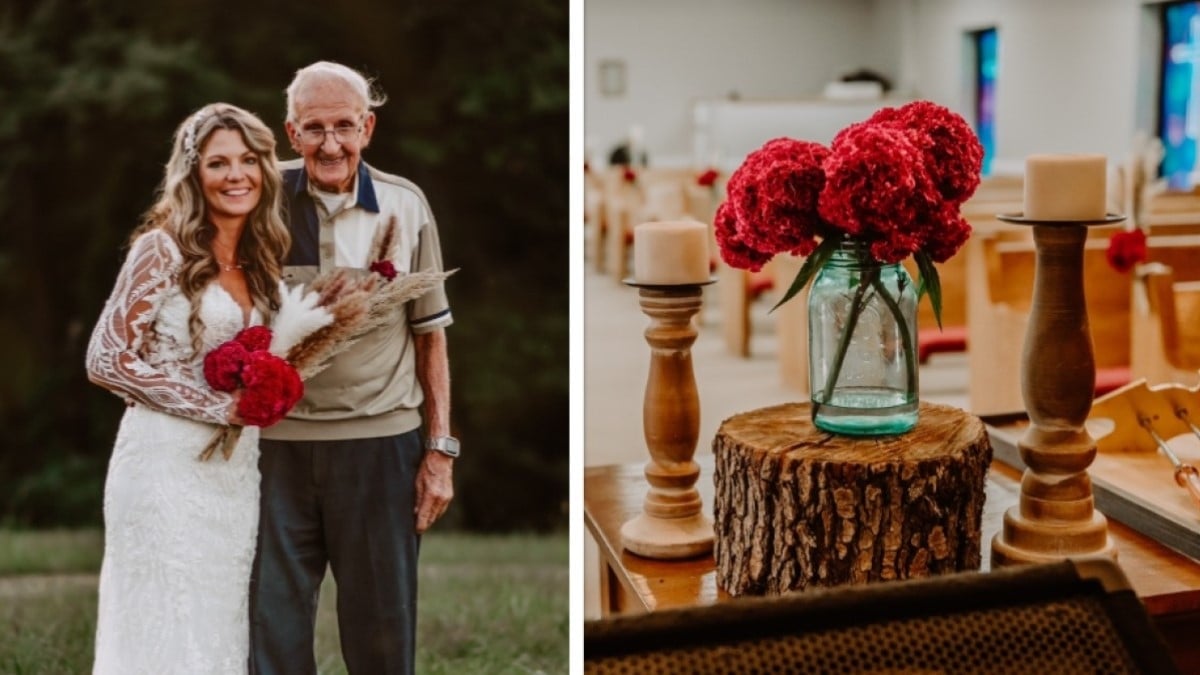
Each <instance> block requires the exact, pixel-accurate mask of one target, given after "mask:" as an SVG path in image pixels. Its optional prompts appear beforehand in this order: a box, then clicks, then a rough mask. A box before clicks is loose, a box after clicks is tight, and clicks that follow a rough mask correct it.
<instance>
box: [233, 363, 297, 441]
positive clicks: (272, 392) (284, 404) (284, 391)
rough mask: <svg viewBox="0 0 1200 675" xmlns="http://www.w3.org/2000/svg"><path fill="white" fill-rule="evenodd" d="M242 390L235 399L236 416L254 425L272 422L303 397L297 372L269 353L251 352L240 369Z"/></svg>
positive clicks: (279, 418) (264, 425) (266, 424)
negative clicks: (243, 388)
mask: <svg viewBox="0 0 1200 675" xmlns="http://www.w3.org/2000/svg"><path fill="white" fill-rule="evenodd" d="M242 383H243V385H244V387H245V390H244V391H243V392H242V396H241V398H240V399H238V406H237V409H238V415H240V416H241V417H242V419H243V420H245V421H246V423H247V424H252V425H254V426H258V427H267V426H270V425H272V424H275V423H276V422H278V421H279V420H281V419H283V418H284V416H285V415H287V413H288V411H289V410H291V409H292V406H294V405H296V403H297V402H298V401H299V400H300V398H301V397H303V396H304V383H303V382H302V381H301V380H300V374H299V373H297V372H296V369H295V368H293V367H292V365H291V364H290V363H288V362H287V361H285V360H283V359H281V358H279V357H278V356H275V355H274V354H271V353H270V352H265V351H263V352H251V353H250V354H249V355H248V356H247V357H246V364H245V366H244V367H243V368H242Z"/></svg>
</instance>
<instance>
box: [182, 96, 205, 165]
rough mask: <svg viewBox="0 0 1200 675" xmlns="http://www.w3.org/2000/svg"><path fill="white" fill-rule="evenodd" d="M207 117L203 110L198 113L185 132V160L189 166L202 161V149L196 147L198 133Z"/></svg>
mask: <svg viewBox="0 0 1200 675" xmlns="http://www.w3.org/2000/svg"><path fill="white" fill-rule="evenodd" d="M205 117H208V115H206V114H205V113H204V111H203V110H201V111H200V112H198V113H196V114H195V115H193V116H192V120H191V122H189V123H188V126H187V129H184V131H183V158H184V161H186V162H187V165H188V166H192V165H193V164H195V163H196V161H197V160H198V159H200V149H199V148H197V147H196V133H197V132H198V131H199V130H200V123H201V122H203V121H204V118H205Z"/></svg>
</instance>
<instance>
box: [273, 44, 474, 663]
mask: <svg viewBox="0 0 1200 675" xmlns="http://www.w3.org/2000/svg"><path fill="white" fill-rule="evenodd" d="M382 103H383V98H382V96H379V95H378V94H377V93H376V92H375V91H373V88H372V86H371V83H370V82H369V81H368V80H367V79H366V78H365V77H363V76H362V75H361V74H359V73H358V72H357V71H354V70H352V69H350V68H347V67H345V66H342V65H339V64H336V63H329V62H320V63H315V64H313V65H310V66H307V67H305V68H302V69H300V70H299V71H297V73H296V76H295V79H293V81H292V83H291V85H290V86H289V87H288V89H287V123H286V127H287V134H288V138H289V140H290V141H291V144H292V147H293V148H294V149H295V150H296V151H297V152H298V153H299V154H300V155H301V159H299V160H293V161H292V162H287V163H284V164H283V165H282V166H281V168H282V169H284V172H283V177H284V192H285V200H286V201H287V202H288V204H289V220H290V227H291V230H292V242H293V243H292V250H291V253H290V255H289V259H288V260H287V266H286V267H285V269H284V278H285V279H286V280H287V281H288V282H289V283H292V284H295V283H305V282H307V281H309V280H311V279H313V277H315V276H316V275H317V274H318V273H319V272H323V271H326V270H329V269H331V268H334V267H350V268H358V269H365V268H366V267H367V266H368V260H367V258H368V255H369V249H370V246H371V242H372V240H373V237H374V236H375V233H376V232H377V231H378V230H379V229H380V228H382V227H384V226H385V224H386V223H387V222H388V221H389V220H392V219H395V221H396V222H397V224H398V227H399V229H398V236H397V240H398V241H399V247H400V251H399V252H398V254H397V255H396V258H395V260H392V263H393V264H394V265H395V267H396V269H397V270H399V271H400V272H401V273H404V272H415V271H422V270H441V269H442V260H441V250H440V247H439V244H438V232H437V226H436V224H435V222H434V219H433V214H432V213H431V212H430V209H429V205H428V204H427V203H426V201H425V196H424V195H423V194H422V193H421V191H420V190H419V189H418V188H417V186H415V185H413V184H412V183H411V182H409V181H407V180H405V179H403V178H399V177H397V176H392V175H389V174H386V173H383V172H381V171H378V170H376V169H375V168H373V167H371V166H368V165H367V164H366V162H364V161H363V160H362V151H363V149H364V148H366V147H367V145H368V144H369V143H370V141H371V136H372V134H373V133H374V131H375V114H374V113H373V112H372V109H373V108H375V107H377V106H378V105H380V104H382ZM451 320H452V319H451V315H450V307H449V304H448V302H447V300H446V295H445V292H444V290H443V289H442V288H441V287H439V288H438V289H436V290H434V291H431V292H429V293H427V294H426V295H424V296H422V297H420V298H418V299H416V300H413V301H412V302H410V303H408V304H407V305H406V306H405V308H404V309H403V311H400V312H398V314H397V318H396V322H395V323H394V324H393V325H391V326H384V327H382V328H379V329H377V330H375V331H373V332H372V333H370V334H368V335H367V336H365V337H364V338H363V339H362V340H360V341H359V342H358V343H356V344H355V345H354V347H353V348H351V349H350V350H349V351H347V352H345V353H343V354H341V355H339V356H338V357H336V358H335V359H334V361H333V363H332V364H331V365H330V366H329V368H327V369H326V370H324V371H323V372H321V373H320V374H319V375H317V376H316V377H314V378H313V379H312V380H310V381H308V382H307V383H306V385H305V397H304V400H303V401H301V402H300V404H299V405H297V406H296V408H295V409H294V410H293V411H292V414H291V415H290V416H289V417H288V418H287V419H286V420H284V421H283V422H281V423H279V424H278V425H276V426H274V427H270V428H268V429H264V430H263V435H262V437H263V440H262V442H261V447H262V458H261V461H260V468H261V470H262V511H261V521H260V527H259V543H258V554H257V558H256V560H255V565H254V574H253V578H252V581H251V601H250V613H251V617H250V618H251V631H250V632H251V657H250V661H251V672H253V673H263V674H276V673H278V674H287V675H295V674H296V673H315V672H316V669H315V665H314V663H313V622H314V619H315V615H316V609H317V593H318V589H319V587H320V584H321V581H322V579H323V578H324V575H325V566H326V564H328V565H329V566H330V568H331V569H332V570H333V575H334V578H335V579H336V580H337V585H338V623H339V627H340V631H341V639H342V653H343V656H344V657H345V660H346V664H347V666H348V668H349V670H350V672H351V673H410V672H412V669H413V654H414V648H413V642H414V637H415V634H416V601H417V570H416V564H417V550H418V545H419V535H420V534H421V533H422V532H424V531H425V530H426V529H427V528H428V527H429V526H430V525H431V524H432V523H433V522H434V521H436V520H437V519H438V517H440V516H441V515H442V513H443V512H444V511H445V509H446V507H447V505H448V504H449V502H450V498H451V496H452V493H453V487H452V483H451V468H452V465H453V458H454V457H457V456H458V441H457V440H456V439H454V438H453V437H451V436H450V375H449V363H448V359H447V354H446V337H445V332H444V330H443V329H444V328H445V327H446V326H448V325H450V323H451ZM422 404H424V413H425V419H424V422H425V427H426V431H427V436H426V437H425V438H424V439H422V436H421V430H420V427H421V422H422V419H421V410H420V408H421V407H422Z"/></svg>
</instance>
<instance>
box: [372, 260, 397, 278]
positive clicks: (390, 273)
mask: <svg viewBox="0 0 1200 675" xmlns="http://www.w3.org/2000/svg"><path fill="white" fill-rule="evenodd" d="M370 270H371V271H372V272H374V273H376V274H378V275H379V276H381V277H383V278H384V279H387V280H388V281H391V280H392V279H395V278H396V266H395V265H393V264H392V261H391V260H376V261H375V262H373V263H371V267H370Z"/></svg>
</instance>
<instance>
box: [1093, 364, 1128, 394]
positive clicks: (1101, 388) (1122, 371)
mask: <svg viewBox="0 0 1200 675" xmlns="http://www.w3.org/2000/svg"><path fill="white" fill-rule="evenodd" d="M1131 379H1133V378H1132V375H1131V374H1130V372H1129V368H1128V367H1127V366H1114V367H1112V368H1097V369H1096V396H1103V395H1105V394H1107V393H1108V392H1110V391H1112V390H1114V389H1118V388H1120V387H1124V386H1125V385H1127V384H1129V381H1130V380H1131Z"/></svg>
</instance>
